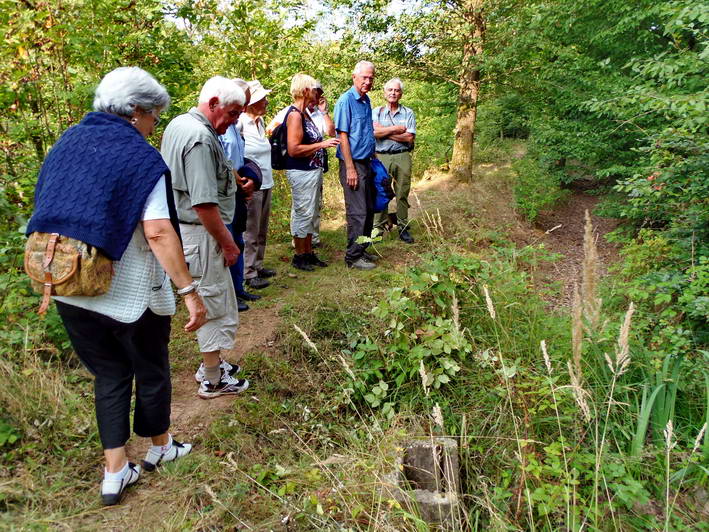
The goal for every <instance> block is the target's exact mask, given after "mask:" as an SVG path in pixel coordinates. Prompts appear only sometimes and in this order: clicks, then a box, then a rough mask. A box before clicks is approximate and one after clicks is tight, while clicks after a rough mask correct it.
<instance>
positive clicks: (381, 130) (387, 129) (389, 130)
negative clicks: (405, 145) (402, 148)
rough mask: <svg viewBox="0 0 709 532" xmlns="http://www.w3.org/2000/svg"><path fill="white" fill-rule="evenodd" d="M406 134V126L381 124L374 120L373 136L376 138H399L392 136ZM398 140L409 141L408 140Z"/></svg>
mask: <svg viewBox="0 0 709 532" xmlns="http://www.w3.org/2000/svg"><path fill="white" fill-rule="evenodd" d="M401 135H406V126H383V125H381V124H380V123H379V122H374V137H375V138H378V139H387V138H388V139H391V140H399V139H396V138H394V136H401ZM399 142H409V141H408V140H405V141H401V140H400V141H399Z"/></svg>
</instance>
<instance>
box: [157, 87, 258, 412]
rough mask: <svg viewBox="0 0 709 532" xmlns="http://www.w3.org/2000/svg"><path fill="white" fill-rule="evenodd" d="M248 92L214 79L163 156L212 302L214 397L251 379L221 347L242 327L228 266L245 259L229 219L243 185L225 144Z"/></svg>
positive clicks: (204, 387)
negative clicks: (241, 373) (238, 182)
mask: <svg viewBox="0 0 709 532" xmlns="http://www.w3.org/2000/svg"><path fill="white" fill-rule="evenodd" d="M245 102H246V96H245V94H244V91H243V90H242V89H241V88H240V87H239V86H238V85H237V84H236V83H235V82H234V81H233V80H230V79H227V78H224V77H221V76H216V77H213V78H211V79H209V80H208V81H207V82H206V83H205V84H204V86H203V87H202V91H201V93H200V95H199V104H198V105H197V107H193V108H192V109H190V110H189V111H188V112H187V113H185V114H182V115H179V116H177V117H175V118H174V119H173V120H172V121H171V122H170V123H169V124H168V126H167V127H166V128H165V133H164V135H163V139H162V146H161V153H162V156H163V158H164V159H165V162H167V165H168V166H169V167H170V171H171V172H172V190H173V195H174V197H175V205H176V208H177V216H178V218H179V220H180V230H181V232H182V241H183V242H182V243H183V248H184V252H185V259H186V260H187V263H188V264H189V268H190V273H191V274H192V277H193V278H195V279H196V282H198V283H199V284H198V288H197V290H198V292H199V294H200V295H201V296H202V298H203V299H204V304H205V306H206V307H207V320H208V321H207V323H205V325H204V326H203V327H202V328H201V329H199V330H198V331H197V342H198V344H199V349H200V351H201V352H202V358H203V365H202V366H200V368H199V370H198V371H197V376H199V378H198V380H200V381H201V383H200V386H199V390H198V392H197V393H198V395H199V396H200V397H202V398H203V399H211V398H213V397H218V396H220V395H225V394H236V393H239V392H242V391H244V390H246V388H248V386H249V381H247V380H245V379H236V378H235V377H233V375H234V374H235V373H236V372H237V371H239V369H240V368H239V366H237V365H232V364H229V363H228V362H227V361H226V360H224V359H223V358H222V356H221V355H222V352H223V351H225V350H229V349H232V348H233V347H234V341H235V338H236V329H237V327H238V325H239V314H238V310H237V302H236V294H235V292H234V285H233V283H232V280H231V276H230V274H229V266H231V265H232V264H234V263H235V262H236V261H237V259H238V257H239V248H238V247H237V245H236V243H235V242H234V238H233V237H232V234H231V232H230V231H229V229H228V228H227V224H230V223H231V222H232V218H233V217H234V206H235V201H236V184H235V180H234V176H233V174H232V171H231V164H230V162H229V160H228V159H227V157H226V155H225V154H224V149H223V148H222V145H221V144H220V142H219V135H223V134H224V133H225V132H226V130H227V128H228V127H229V126H230V125H231V124H233V123H234V122H235V121H236V120H237V119H238V118H239V115H240V114H241V112H242V111H243V108H244V104H245Z"/></svg>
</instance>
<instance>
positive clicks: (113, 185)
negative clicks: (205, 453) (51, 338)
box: [31, 67, 206, 505]
mask: <svg viewBox="0 0 709 532" xmlns="http://www.w3.org/2000/svg"><path fill="white" fill-rule="evenodd" d="M169 103H170V97H169V95H168V94H167V91H166V90H165V88H164V87H163V86H161V85H160V84H159V83H158V82H157V81H156V80H155V79H154V78H153V77H152V76H151V75H150V74H148V73H147V72H145V71H144V70H141V69H140V68H137V67H121V68H118V69H116V70H114V71H112V72H110V73H109V74H107V75H106V76H105V77H104V78H103V80H101V83H100V84H99V86H98V87H97V89H96V95H95V99H94V109H95V110H96V112H93V113H89V114H87V115H86V117H84V119H83V120H82V122H81V123H79V124H78V125H76V126H74V127H72V128H70V129H69V130H68V131H67V132H65V133H64V135H62V139H60V140H59V141H58V142H57V143H56V144H55V146H54V148H53V149H52V151H51V152H50V153H49V154H48V156H47V158H46V160H45V162H44V165H43V169H42V172H40V180H39V181H38V185H37V191H36V194H35V213H34V215H33V219H34V226H35V227H36V229H35V230H37V231H40V232H61V233H62V234H65V235H66V236H72V234H71V233H72V232H75V231H81V230H82V224H84V226H86V225H87V224H86V223H85V220H86V219H87V216H92V217H93V218H91V222H94V221H95V220H101V221H106V220H107V221H108V223H103V224H96V223H90V224H88V226H89V227H90V228H92V229H95V228H96V226H97V225H100V226H101V227H103V226H106V228H105V229H104V230H98V229H97V230H95V231H93V232H91V233H89V232H88V231H86V235H87V237H86V238H82V240H85V241H86V243H87V244H91V245H94V246H96V247H99V248H101V245H99V244H98V243H97V242H105V246H110V247H111V250H112V251H111V253H108V252H107V251H106V254H107V256H109V257H110V258H112V259H113V260H114V262H113V267H114V274H113V278H112V281H111V287H110V289H109V291H108V292H107V293H106V294H104V295H101V296H95V297H84V296H72V297H56V298H55V302H56V305H57V309H58V311H59V315H60V316H61V318H62V321H63V322H64V326H65V327H66V329H67V332H68V334H69V338H70V339H71V342H72V345H73V347H74V350H75V351H76V353H77V355H78V356H79V358H80V359H81V361H82V362H83V364H84V365H85V366H86V368H87V369H88V370H89V371H90V372H91V373H92V374H93V375H94V377H95V380H94V395H95V404H96V419H97V423H98V429H99V436H100V438H101V444H102V446H103V448H104V457H105V461H106V465H105V470H104V480H103V482H102V484H101V496H102V500H103V503H104V504H105V505H112V504H117V503H118V502H120V499H121V496H122V494H123V491H124V490H125V488H127V487H128V486H130V485H132V484H134V483H135V482H136V481H137V480H138V477H139V475H140V466H137V465H135V464H134V463H132V462H129V461H128V459H127V456H126V448H125V444H126V442H127V440H128V438H129V437H130V410H131V399H132V396H133V381H134V380H135V412H134V419H133V430H134V431H135V432H136V434H138V435H139V436H143V437H150V438H151V439H152V446H151V447H150V449H149V450H148V453H147V455H146V457H145V460H144V461H143V467H144V468H145V469H146V470H153V469H155V467H156V466H158V465H159V464H161V463H162V462H167V461H171V460H175V459H176V458H180V457H182V456H184V455H186V454H187V453H189V452H190V450H191V448H192V446H191V445H190V444H183V443H179V442H178V441H176V440H173V439H172V436H171V435H170V434H169V433H168V428H169V425H170V395H171V383H170V361H169V357H168V347H167V346H168V341H169V339H170V319H171V318H170V315H171V314H174V312H175V299H174V296H173V293H172V289H171V286H170V280H172V282H173V283H174V284H175V286H177V288H178V290H177V292H178V294H180V295H182V296H183V301H184V302H185V304H186V305H187V310H188V312H189V321H188V323H187V325H185V330H187V331H194V330H197V329H198V328H199V327H201V326H202V324H203V323H204V322H205V320H206V309H205V307H204V304H203V302H202V299H201V298H200V296H199V295H198V294H197V292H196V290H195V285H194V284H193V282H192V276H191V275H190V273H189V270H188V268H187V264H186V263H185V258H184V255H183V252H182V245H181V243H180V238H179V236H178V234H177V233H176V231H175V229H174V225H173V222H172V221H171V210H172V212H173V213H174V206H173V207H172V209H170V207H169V206H170V205H173V204H172V203H170V199H171V196H170V197H168V195H167V194H168V191H167V186H168V184H169V183H166V176H165V174H166V173H167V171H168V168H167V165H165V163H164V161H163V160H162V157H160V154H159V152H157V150H155V149H154V148H153V147H151V146H150V145H149V144H148V143H147V142H146V141H145V138H146V137H147V136H148V135H150V134H151V133H152V132H153V131H154V129H155V126H156V125H157V124H158V122H159V121H160V118H159V115H160V112H161V111H162V110H163V109H165V108H166V107H167V106H168V105H169ZM76 176H79V177H76ZM105 183H108V184H109V185H110V186H103V185H104V184H105ZM58 189H63V191H64V194H65V195H64V196H63V200H57V199H55V198H56V197H57V196H58V194H57V193H56V191H57V190H58ZM67 199H68V200H69V201H67ZM125 213H131V214H130V216H128V217H126V216H123V215H124V214H125ZM174 218H175V220H174V222H175V223H176V216H175V217H174ZM31 223H32V222H31ZM52 224H54V225H52ZM60 228H62V229H60ZM131 231H132V234H131ZM116 235H121V236H120V238H119V237H116ZM75 238H76V237H75ZM116 242H120V244H118V245H116ZM101 249H104V250H107V249H108V248H101Z"/></svg>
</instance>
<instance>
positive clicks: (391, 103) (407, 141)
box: [372, 78, 416, 244]
mask: <svg viewBox="0 0 709 532" xmlns="http://www.w3.org/2000/svg"><path fill="white" fill-rule="evenodd" d="M403 94H404V84H403V83H402V81H401V80H400V79H399V78H392V79H390V80H389V81H387V82H386V84H385V85H384V99H385V100H386V102H387V103H386V105H382V106H380V107H377V108H376V109H374V111H372V118H373V119H374V137H375V138H376V139H377V143H376V150H377V157H378V158H379V160H380V161H381V162H382V164H383V165H384V166H385V167H386V169H387V172H389V175H390V176H391V177H392V179H393V181H394V192H395V193H396V214H388V213H387V210H384V211H382V212H381V213H379V214H378V215H377V217H376V220H375V222H374V227H375V228H376V229H377V230H378V231H379V232H382V231H383V230H384V228H385V226H386V225H387V223H388V222H389V220H390V219H391V220H392V221H393V222H395V223H396V225H398V227H399V238H400V239H401V240H403V241H404V242H406V243H407V244H413V243H414V238H413V237H412V236H411V232H410V231H409V191H410V190H411V152H412V151H413V149H414V139H415V138H416V116H415V115H414V112H413V111H412V110H411V109H410V108H408V107H406V106H404V105H401V104H400V103H399V101H400V100H401V97H402V96H403Z"/></svg>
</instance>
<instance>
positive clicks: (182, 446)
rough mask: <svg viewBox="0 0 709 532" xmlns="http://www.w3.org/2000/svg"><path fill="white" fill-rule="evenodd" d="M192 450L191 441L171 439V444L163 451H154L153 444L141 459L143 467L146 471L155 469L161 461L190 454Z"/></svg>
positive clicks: (169, 460) (170, 460) (168, 460)
mask: <svg viewBox="0 0 709 532" xmlns="http://www.w3.org/2000/svg"><path fill="white" fill-rule="evenodd" d="M191 450H192V444H191V443H180V442H179V441H177V440H174V439H173V440H172V445H170V448H169V449H168V450H167V451H165V452H160V451H156V450H155V449H154V447H153V446H151V447H150V449H148V453H147V454H146V455H145V460H143V469H145V470H146V471H155V468H156V467H157V466H159V465H160V464H162V463H165V462H172V461H173V460H177V459H178V458H182V457H183V456H185V455H188V454H190V451H191Z"/></svg>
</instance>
